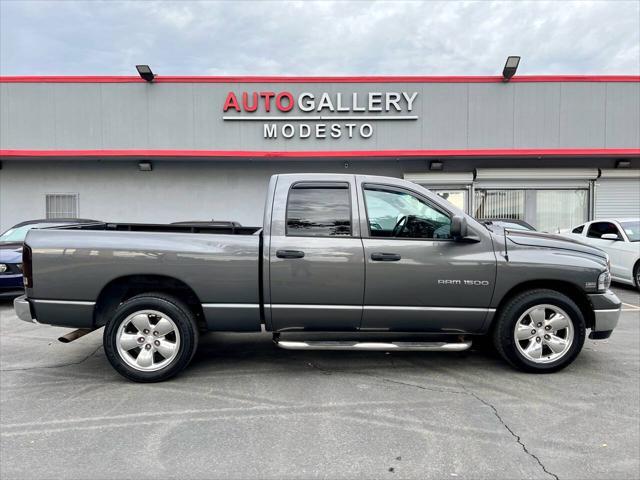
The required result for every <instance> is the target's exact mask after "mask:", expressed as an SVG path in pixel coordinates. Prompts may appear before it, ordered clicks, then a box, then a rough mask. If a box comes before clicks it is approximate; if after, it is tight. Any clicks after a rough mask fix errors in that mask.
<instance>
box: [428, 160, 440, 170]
mask: <svg viewBox="0 0 640 480" xmlns="http://www.w3.org/2000/svg"><path fill="white" fill-rule="evenodd" d="M442 165H443V164H442V162H437V161H434V162H431V163H430V164H429V170H442Z"/></svg>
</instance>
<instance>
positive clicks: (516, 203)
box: [475, 189, 525, 220]
mask: <svg viewBox="0 0 640 480" xmlns="http://www.w3.org/2000/svg"><path fill="white" fill-rule="evenodd" d="M475 197H476V198H475V201H476V211H475V217H476V218H510V219H511V220H524V219H525V218H524V190H484V189H476V192H475Z"/></svg>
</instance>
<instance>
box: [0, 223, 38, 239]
mask: <svg viewBox="0 0 640 480" xmlns="http://www.w3.org/2000/svg"><path fill="white" fill-rule="evenodd" d="M33 227H35V225H23V226H22V227H17V228H10V229H9V230H7V231H6V232H4V233H3V234H2V235H1V236H0V243H19V242H24V237H26V236H27V232H28V231H29V230H31V229H32V228H33Z"/></svg>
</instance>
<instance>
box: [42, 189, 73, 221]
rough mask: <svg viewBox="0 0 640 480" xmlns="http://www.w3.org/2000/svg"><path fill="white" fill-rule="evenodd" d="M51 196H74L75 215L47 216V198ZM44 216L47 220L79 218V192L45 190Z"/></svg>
mask: <svg viewBox="0 0 640 480" xmlns="http://www.w3.org/2000/svg"><path fill="white" fill-rule="evenodd" d="M52 196H69V197H74V199H75V206H76V215H75V217H73V216H71V215H65V216H61V217H49V212H48V206H47V200H48V199H49V197H52ZM44 218H46V219H47V220H49V219H51V220H55V219H56V218H80V193H79V192H45V194H44Z"/></svg>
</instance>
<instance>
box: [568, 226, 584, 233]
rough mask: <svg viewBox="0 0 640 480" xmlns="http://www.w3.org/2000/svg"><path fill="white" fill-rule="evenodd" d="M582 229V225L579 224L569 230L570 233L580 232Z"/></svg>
mask: <svg viewBox="0 0 640 480" xmlns="http://www.w3.org/2000/svg"><path fill="white" fill-rule="evenodd" d="M583 230H584V225H580V226H579V227H576V228H574V229H573V230H571V233H582V231H583Z"/></svg>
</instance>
